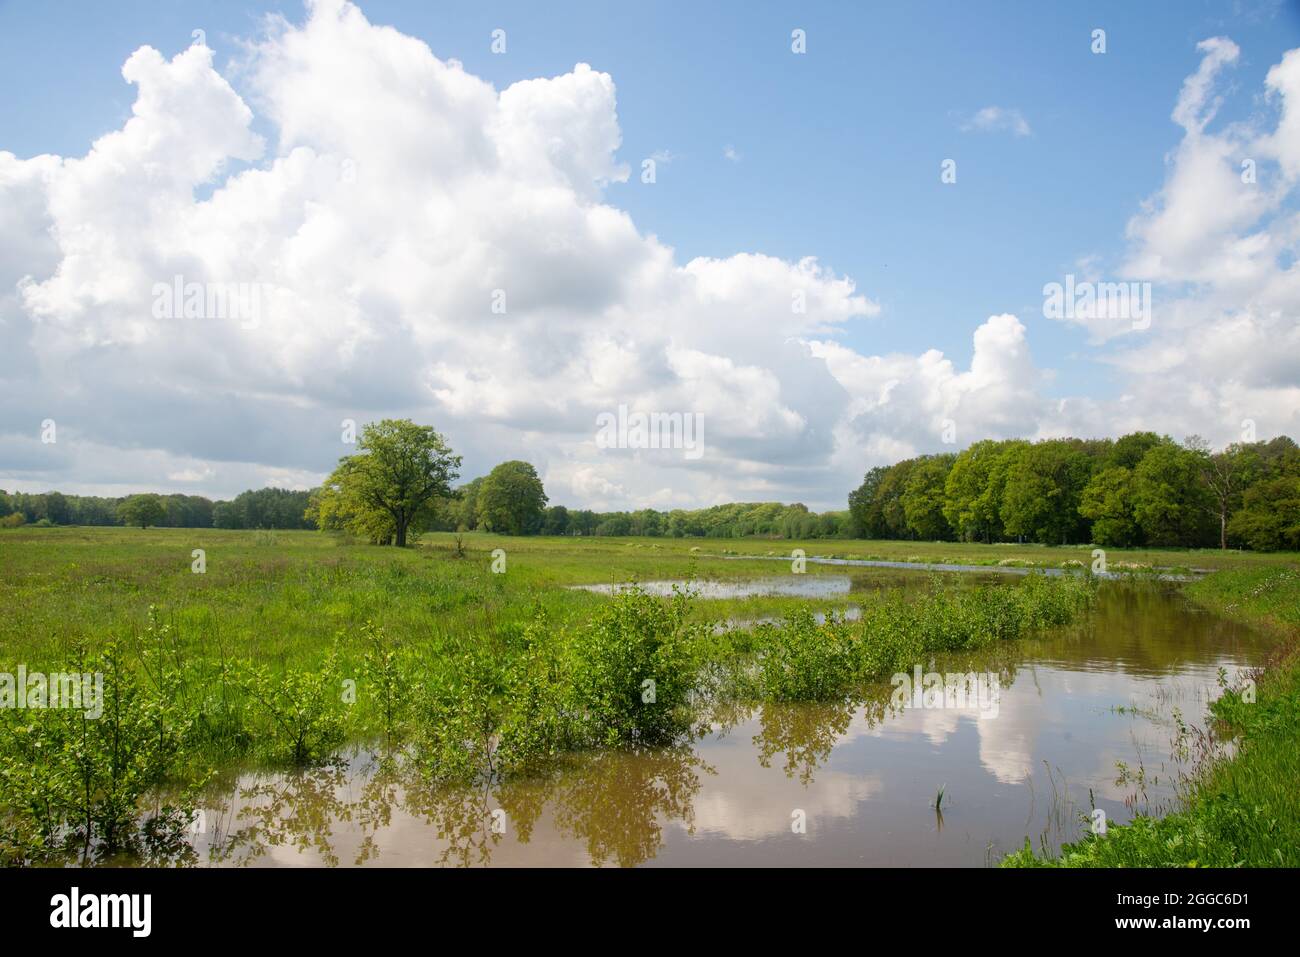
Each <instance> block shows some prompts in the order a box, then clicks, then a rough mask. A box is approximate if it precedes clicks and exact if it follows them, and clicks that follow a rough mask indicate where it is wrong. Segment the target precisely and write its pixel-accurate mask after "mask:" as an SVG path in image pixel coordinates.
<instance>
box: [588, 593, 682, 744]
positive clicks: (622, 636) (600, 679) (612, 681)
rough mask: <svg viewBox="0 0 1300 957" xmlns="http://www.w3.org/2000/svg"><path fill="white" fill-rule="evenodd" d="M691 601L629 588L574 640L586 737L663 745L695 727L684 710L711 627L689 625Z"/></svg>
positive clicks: (678, 596)
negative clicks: (698, 653)
mask: <svg viewBox="0 0 1300 957" xmlns="http://www.w3.org/2000/svg"><path fill="white" fill-rule="evenodd" d="M689 611H690V598H689V597H688V596H687V595H686V594H685V593H683V592H675V593H674V595H673V597H672V598H670V599H667V600H665V599H660V598H656V597H654V596H652V595H647V594H646V593H645V592H644V591H642V590H641V589H640V588H631V589H629V590H627V591H625V592H623V593H621V594H619V595H617V596H615V597H614V598H613V599H612V600H610V601H609V602H608V603H606V604H605V605H604V606H603V607H601V608H600V609H599V610H598V611H597V612H596V614H595V615H594V616H593V617H592V620H591V621H590V622H589V623H588V624H587V625H586V627H584V628H582V629H580V630H579V631H578V633H577V635H576V636H575V638H574V640H573V643H572V646H571V648H570V653H571V662H572V664H571V674H572V676H573V694H574V699H573V700H574V706H575V708H576V710H577V712H578V716H579V720H580V722H581V728H582V732H583V733H584V735H585V736H586V737H588V738H590V739H591V740H593V741H594V742H601V743H605V744H618V743H631V742H645V743H665V742H667V741H670V740H672V739H673V738H674V737H676V736H677V735H678V734H680V733H682V732H683V731H684V730H686V729H687V728H689V726H690V716H689V714H687V713H685V712H686V711H687V708H686V705H687V702H688V698H689V696H690V694H691V691H692V689H693V687H694V685H695V678H696V674H697V671H698V660H697V655H696V650H697V647H698V645H699V644H700V643H701V642H702V641H703V640H704V639H705V637H706V634H707V628H706V627H705V626H703V625H699V624H691V623H689V622H688V620H687V619H688V616H689Z"/></svg>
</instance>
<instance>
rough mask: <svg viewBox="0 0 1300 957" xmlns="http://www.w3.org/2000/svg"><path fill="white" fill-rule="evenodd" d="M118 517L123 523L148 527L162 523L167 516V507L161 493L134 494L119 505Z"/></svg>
mask: <svg viewBox="0 0 1300 957" xmlns="http://www.w3.org/2000/svg"><path fill="white" fill-rule="evenodd" d="M117 517H118V520H119V521H121V523H122V524H123V525H136V526H139V527H140V528H147V527H148V526H150V525H161V524H162V523H163V521H164V520H165V519H166V518H167V507H166V506H165V505H164V504H163V500H162V496H159V495H149V494H144V495H132V496H131V497H130V498H128V499H126V501H124V502H122V504H121V505H119V506H118V507H117Z"/></svg>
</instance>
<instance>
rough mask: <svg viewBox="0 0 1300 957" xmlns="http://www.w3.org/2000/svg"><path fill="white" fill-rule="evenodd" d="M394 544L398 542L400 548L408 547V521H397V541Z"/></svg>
mask: <svg viewBox="0 0 1300 957" xmlns="http://www.w3.org/2000/svg"><path fill="white" fill-rule="evenodd" d="M394 544H396V545H397V547H398V548H405V547H406V523H405V522H398V523H397V541H396V542H395V543H394Z"/></svg>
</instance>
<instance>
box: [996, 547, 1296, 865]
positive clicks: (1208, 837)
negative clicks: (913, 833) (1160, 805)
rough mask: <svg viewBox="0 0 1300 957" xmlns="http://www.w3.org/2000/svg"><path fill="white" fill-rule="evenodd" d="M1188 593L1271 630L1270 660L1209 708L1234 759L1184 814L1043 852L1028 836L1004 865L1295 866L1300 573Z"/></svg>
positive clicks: (1212, 773) (1251, 573)
mask: <svg viewBox="0 0 1300 957" xmlns="http://www.w3.org/2000/svg"><path fill="white" fill-rule="evenodd" d="M1186 593H1187V595H1188V597H1189V598H1191V599H1192V600H1193V601H1196V602H1197V603H1199V604H1201V605H1204V606H1205V607H1206V608H1208V609H1210V610H1212V611H1214V612H1216V613H1217V614H1220V615H1223V616H1225V617H1231V618H1235V619H1237V620H1240V621H1243V622H1248V623H1250V624H1253V625H1255V626H1258V627H1260V628H1265V629H1269V630H1271V631H1274V632H1276V633H1277V635H1278V636H1279V639H1280V643H1279V647H1278V649H1277V651H1276V652H1275V655H1274V658H1273V660H1272V661H1271V662H1270V663H1269V664H1268V665H1267V666H1266V667H1265V668H1264V669H1262V670H1261V672H1259V673H1258V674H1257V675H1256V677H1255V678H1254V679H1253V680H1254V681H1255V688H1254V694H1253V698H1254V700H1251V698H1252V694H1251V693H1250V690H1249V689H1248V688H1246V687H1243V688H1235V689H1232V688H1230V689H1227V690H1226V691H1225V693H1224V694H1223V695H1222V697H1220V698H1219V699H1218V700H1217V701H1216V702H1215V703H1214V704H1213V705H1211V709H1210V710H1211V712H1212V717H1213V720H1214V724H1215V732H1216V734H1217V735H1218V736H1219V737H1220V738H1221V739H1222V738H1227V737H1233V738H1235V739H1236V740H1237V747H1236V752H1235V755H1234V756H1233V757H1231V758H1223V759H1220V760H1216V761H1211V762H1209V763H1208V764H1206V765H1204V766H1202V768H1201V769H1200V771H1199V772H1198V774H1197V776H1196V777H1195V778H1194V779H1193V780H1192V781H1190V782H1188V788H1187V793H1186V795H1185V798H1184V801H1183V806H1182V808H1181V809H1180V810H1178V811H1176V812H1174V813H1171V814H1167V815H1165V816H1164V817H1161V818H1152V817H1146V816H1140V817H1137V818H1135V819H1134V820H1133V821H1132V822H1131V823H1129V824H1127V825H1123V826H1119V827H1110V828H1109V829H1108V833H1107V834H1106V835H1105V836H1096V835H1089V836H1087V837H1085V838H1084V839H1083V840H1081V841H1079V842H1077V843H1075V844H1067V845H1065V846H1064V847H1063V848H1062V850H1061V853H1060V855H1059V856H1057V857H1053V858H1046V857H1043V856H1040V855H1038V854H1036V853H1035V852H1034V850H1033V849H1032V848H1031V847H1030V846H1029V845H1028V842H1026V846H1025V848H1024V849H1023V850H1021V851H1018V852H1016V853H1014V854H1011V855H1008V857H1007V858H1006V859H1005V860H1004V861H1003V865H1004V866H1009V867H1047V866H1057V867H1241V866H1246V867H1270V866H1271V867H1297V866H1300V801H1297V800H1296V793H1297V791H1298V790H1300V747H1297V741H1300V644H1298V643H1297V641H1296V639H1297V637H1298V636H1300V569H1298V568H1297V567H1296V566H1294V565H1292V566H1288V567H1282V568H1254V569H1241V570H1236V571H1222V572H1218V573H1216V574H1214V575H1211V576H1209V577H1208V578H1205V579H1203V580H1201V581H1198V582H1194V583H1192V584H1190V585H1188V586H1187V589H1186Z"/></svg>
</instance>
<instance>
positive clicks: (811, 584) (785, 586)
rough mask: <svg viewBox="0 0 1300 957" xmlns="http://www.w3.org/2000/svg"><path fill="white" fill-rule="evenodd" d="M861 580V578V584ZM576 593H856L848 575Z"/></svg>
mask: <svg viewBox="0 0 1300 957" xmlns="http://www.w3.org/2000/svg"><path fill="white" fill-rule="evenodd" d="M861 581H862V580H861V579H858V583H859V585H861ZM570 587H572V588H573V589H574V590H575V591H590V592H595V593H596V594H598V595H617V594H620V593H622V592H625V591H628V590H629V589H632V588H639V589H640V590H641V591H644V592H645V593H646V594H649V595H661V596H665V597H668V596H671V595H672V594H673V592H674V591H689V592H691V593H692V594H694V595H695V596H696V597H697V598H705V599H709V598H758V597H764V596H768V595H782V596H789V597H796V598H829V597H831V596H833V595H847V594H849V592H851V591H853V590H854V579H852V578H850V577H849V576H848V575H782V576H774V577H767V578H741V579H737V580H735V581H712V580H709V579H687V578H678V579H673V580H665V581H650V582H628V583H620V584H604V585H573V586H570Z"/></svg>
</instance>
